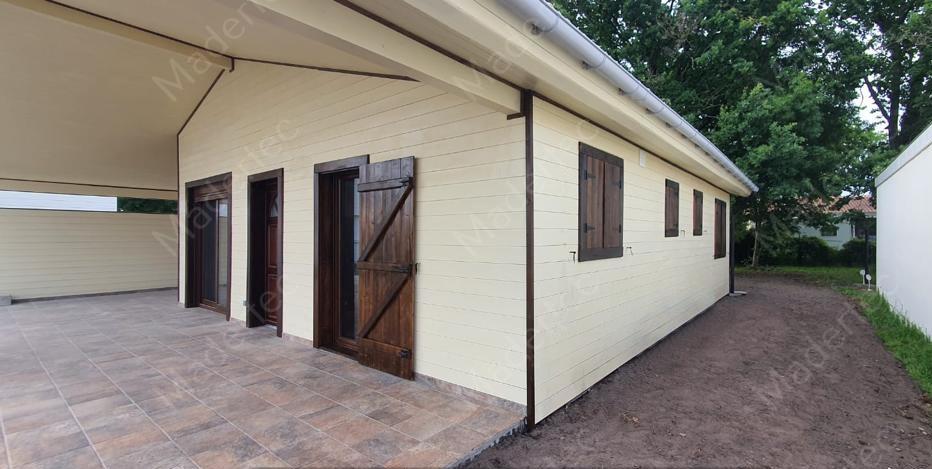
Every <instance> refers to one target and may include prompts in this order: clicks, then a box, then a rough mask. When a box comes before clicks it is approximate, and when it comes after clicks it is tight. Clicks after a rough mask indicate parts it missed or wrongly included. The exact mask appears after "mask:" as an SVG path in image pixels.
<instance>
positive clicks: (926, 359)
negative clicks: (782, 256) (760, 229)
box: [736, 266, 932, 396]
mask: <svg viewBox="0 0 932 469" xmlns="http://www.w3.org/2000/svg"><path fill="white" fill-rule="evenodd" d="M860 270H861V269H860V268H858V267H795V266H777V267H762V268H757V269H752V268H749V267H738V268H737V269H736V271H737V272H738V273H743V274H750V275H754V274H772V275H783V276H791V277H797V278H801V279H803V280H806V281H809V282H812V283H815V284H818V285H822V286H828V287H832V288H834V289H836V290H838V291H839V292H841V293H843V294H845V295H847V296H848V297H850V298H852V299H854V300H855V301H856V302H857V303H858V304H859V305H860V306H861V311H862V312H863V314H864V315H865V316H866V317H867V319H868V321H869V322H870V323H871V325H872V326H873V327H874V331H875V332H876V334H877V336H878V337H880V340H881V341H883V344H884V346H885V347H886V348H887V350H889V351H890V353H892V354H893V356H894V357H896V359H897V360H899V362H900V363H902V364H903V367H904V368H905V369H906V372H907V373H909V375H910V376H911V377H912V378H913V379H914V380H915V381H916V383H917V384H918V385H919V387H920V388H921V389H922V391H923V392H925V394H926V396H932V340H930V338H929V336H927V335H925V333H923V331H922V330H921V329H919V327H918V326H916V325H915V324H913V323H911V322H909V320H908V319H906V318H905V317H903V316H902V315H901V314H899V313H897V312H896V311H894V310H893V308H892V307H891V306H890V304H889V303H887V300H885V299H884V298H883V296H881V295H880V293H878V292H877V291H876V290H872V291H866V290H863V289H860V288H857V287H856V285H859V284H860V283H861V274H860Z"/></svg>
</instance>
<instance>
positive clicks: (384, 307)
mask: <svg viewBox="0 0 932 469" xmlns="http://www.w3.org/2000/svg"><path fill="white" fill-rule="evenodd" d="M410 276H411V274H410V273H407V274H405V275H404V276H398V277H397V279H396V280H395V282H394V283H393V284H392V286H391V288H390V289H389V290H388V295H386V296H385V298H383V299H382V302H381V303H379V307H378V308H376V310H375V314H373V315H372V316H371V317H369V320H368V321H366V323H365V324H363V326H362V327H361V328H360V329H359V334H357V335H356V337H357V338H359V339H365V338H367V337H368V336H369V333H370V332H372V329H374V328H375V325H376V324H378V323H379V320H380V319H382V315H384V314H385V311H388V305H390V304H391V303H392V301H394V300H395V297H396V296H398V293H401V289H402V288H404V286H405V283H407V281H408V277H410Z"/></svg>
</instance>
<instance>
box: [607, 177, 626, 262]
mask: <svg viewBox="0 0 932 469" xmlns="http://www.w3.org/2000/svg"><path fill="white" fill-rule="evenodd" d="M618 161H619V162H621V160H618ZM623 178H624V173H623V170H622V166H619V165H615V164H607V163H606V164H605V189H604V192H603V195H604V201H603V204H604V212H603V213H604V217H605V218H604V220H603V223H602V247H604V248H605V249H617V250H620V249H621V228H622V227H621V210H622V207H621V205H622V203H621V202H622V197H621V194H622V190H623V185H624V182H623ZM618 254H619V255H621V252H619V253H618Z"/></svg>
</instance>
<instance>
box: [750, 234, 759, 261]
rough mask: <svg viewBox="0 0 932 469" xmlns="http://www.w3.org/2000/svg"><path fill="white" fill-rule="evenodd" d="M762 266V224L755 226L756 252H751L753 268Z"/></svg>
mask: <svg viewBox="0 0 932 469" xmlns="http://www.w3.org/2000/svg"><path fill="white" fill-rule="evenodd" d="M759 265H760V224H756V225H755V226H754V250H753V251H752V252H751V267H753V268H755V269H756V268H757V267H758V266H759Z"/></svg>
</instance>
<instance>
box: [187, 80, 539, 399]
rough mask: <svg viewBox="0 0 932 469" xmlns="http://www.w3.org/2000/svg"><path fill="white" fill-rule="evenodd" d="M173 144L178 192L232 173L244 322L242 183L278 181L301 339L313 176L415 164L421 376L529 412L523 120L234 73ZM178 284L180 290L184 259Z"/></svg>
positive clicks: (383, 90)
mask: <svg viewBox="0 0 932 469" xmlns="http://www.w3.org/2000/svg"><path fill="white" fill-rule="evenodd" d="M180 143H181V162H180V165H181V169H180V178H181V184H182V187H183V186H184V183H185V182H187V181H192V180H196V179H201V178H205V177H209V176H213V175H216V174H221V173H225V172H232V173H233V181H232V187H233V197H232V199H233V200H232V204H233V218H232V222H233V239H232V245H233V259H232V261H233V264H232V300H231V303H232V304H233V307H232V308H233V309H232V316H233V317H235V318H239V319H245V308H244V307H243V306H242V302H243V300H244V298H245V296H246V292H245V288H246V285H245V284H246V224H245V223H246V216H247V214H246V183H247V176H248V175H249V174H255V173H259V172H262V171H266V170H270V169H276V168H284V170H285V200H284V202H285V203H284V207H285V218H284V266H283V267H284V274H283V283H284V285H283V288H284V323H283V330H284V332H285V333H287V334H292V335H295V336H299V337H303V338H308V339H310V338H311V337H312V336H313V321H312V319H313V315H312V313H313V311H312V307H313V288H314V279H313V259H314V252H313V247H314V229H313V227H314V213H313V197H314V188H313V174H314V164H316V163H321V162H326V161H332V160H336V159H341V158H346V157H350V156H356V155H361V154H369V155H370V160H371V161H373V162H376V161H381V160H387V159H392V158H399V157H404V156H410V155H414V156H415V157H416V158H417V160H416V178H415V179H416V209H415V210H416V237H417V243H416V250H417V254H416V256H417V262H419V263H420V268H419V274H418V276H417V278H416V281H417V288H416V291H417V293H416V300H415V301H416V318H415V328H416V335H415V371H416V372H417V373H420V374H423V375H427V376H432V377H435V378H439V379H442V380H445V381H448V382H452V383H455V384H458V385H460V386H464V387H467V388H471V389H475V390H479V391H483V392H486V393H489V394H492V395H495V396H499V397H502V398H505V399H509V400H512V401H515V402H519V403H524V401H525V396H526V394H525V393H526V391H525V387H526V386H525V366H524V363H525V353H524V322H525V309H524V274H525V264H524V254H525V249H524V162H523V158H524V134H523V124H522V120H520V119H515V120H510V121H509V120H506V119H505V115H504V114H501V113H498V112H494V111H491V110H489V109H487V108H485V107H483V106H480V105H478V104H476V103H473V102H470V101H467V100H466V99H463V98H461V97H459V96H456V95H452V94H449V93H446V92H444V91H441V90H439V89H436V88H433V87H431V86H428V85H425V84H423V83H418V82H410V81H398V80H389V79H383V78H374V77H364V76H354V75H346V74H337V73H328V72H318V71H311V70H302V69H295V68H287V67H279V66H271V65H263V64H256V63H248V62H237V64H236V71H235V72H233V73H230V74H226V75H225V76H224V77H223V78H222V79H221V80H220V82H219V83H218V84H217V86H216V87H215V88H214V90H213V91H212V92H211V94H210V95H209V96H208V98H207V99H206V100H205V102H204V104H203V105H202V107H201V108H200V110H199V111H198V112H197V114H196V115H195V116H194V118H193V119H192V120H191V122H190V123H189V125H188V127H187V128H186V129H185V131H184V132H183V133H182V135H181V141H180ZM181 197H182V202H181V206H182V207H183V206H184V205H185V203H184V200H183V199H184V194H181ZM181 252H184V251H183V250H182V251H181ZM179 273H180V275H181V276H182V280H181V282H180V285H181V286H182V288H183V285H184V280H183V275H184V259H182V265H181V270H180V272H179ZM182 293H183V292H182ZM182 297H183V296H182Z"/></svg>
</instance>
